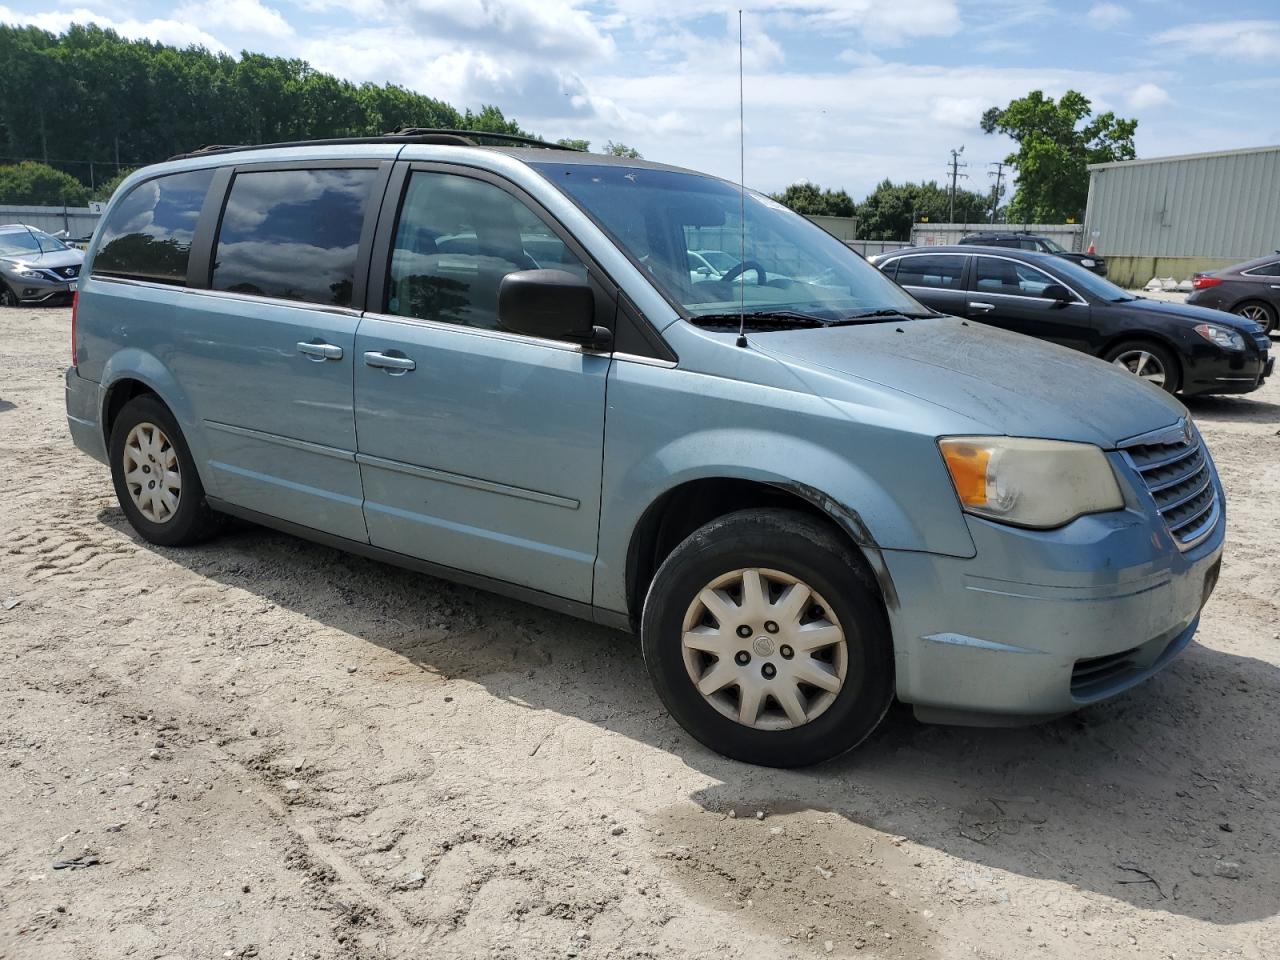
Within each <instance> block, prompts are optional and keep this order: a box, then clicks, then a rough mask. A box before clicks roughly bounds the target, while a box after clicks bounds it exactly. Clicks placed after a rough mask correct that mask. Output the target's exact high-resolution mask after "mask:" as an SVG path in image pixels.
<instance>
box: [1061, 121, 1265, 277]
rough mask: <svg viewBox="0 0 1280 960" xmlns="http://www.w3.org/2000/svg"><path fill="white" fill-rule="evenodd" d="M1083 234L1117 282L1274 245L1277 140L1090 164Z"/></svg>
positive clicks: (1245, 255) (1173, 273)
mask: <svg viewBox="0 0 1280 960" xmlns="http://www.w3.org/2000/svg"><path fill="white" fill-rule="evenodd" d="M1085 237H1086V238H1087V239H1092V240H1093V241H1094V242H1095V243H1096V244H1097V246H1098V252H1099V253H1101V254H1102V255H1103V256H1105V257H1106V258H1107V272H1108V279H1110V280H1113V281H1114V282H1116V283H1119V284H1120V285H1122V286H1142V285H1143V284H1145V283H1146V282H1147V281H1148V280H1150V279H1151V278H1152V277H1173V278H1175V279H1177V280H1184V279H1186V278H1188V277H1190V276H1191V274H1192V273H1194V272H1195V271H1197V270H1217V269H1219V268H1221V267H1225V266H1228V265H1230V264H1233V263H1238V262H1239V261H1241V260H1249V259H1252V258H1253V257H1260V256H1262V255H1263V254H1267V253H1270V252H1271V251H1273V250H1276V249H1280V146H1275V147H1251V148H1248V149H1245V150H1224V151H1222V152H1219V153H1193V154H1186V155H1185V156H1178V157H1153V158H1152V159H1149V160H1121V161H1118V162H1115V163H1097V164H1093V165H1091V166H1090V167H1089V200H1088V207H1087V208H1086V211H1085Z"/></svg>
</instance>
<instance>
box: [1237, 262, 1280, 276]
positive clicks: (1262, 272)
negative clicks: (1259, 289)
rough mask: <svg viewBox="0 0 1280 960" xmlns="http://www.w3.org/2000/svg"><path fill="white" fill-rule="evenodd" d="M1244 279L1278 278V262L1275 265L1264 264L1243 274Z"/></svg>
mask: <svg viewBox="0 0 1280 960" xmlns="http://www.w3.org/2000/svg"><path fill="white" fill-rule="evenodd" d="M1244 275H1245V276H1246V277H1280V260H1277V261H1276V262H1275V263H1264V264H1263V265H1262V266H1260V267H1254V268H1253V269H1252V270H1246V271H1245V272H1244Z"/></svg>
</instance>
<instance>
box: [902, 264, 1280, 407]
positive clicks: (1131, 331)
mask: <svg viewBox="0 0 1280 960" xmlns="http://www.w3.org/2000/svg"><path fill="white" fill-rule="evenodd" d="M877 266H878V267H879V268H880V269H881V270H883V271H884V272H885V273H887V274H888V275H889V276H891V277H893V278H894V279H895V280H897V281H898V283H900V284H901V285H902V286H903V287H905V288H906V289H907V291H908V292H910V293H911V295H912V296H914V297H916V298H917V299H918V300H920V302H921V303H925V304H928V305H929V306H930V307H933V308H934V309H935V310H938V311H941V312H942V313H948V314H952V315H953V316H958V317H967V318H969V319H972V320H980V321H981V322H983V323H985V324H990V325H991V326H995V327H1001V328H1003V329H1005V330H1011V331H1014V332H1015V333H1024V334H1027V335H1028V336H1032V337H1039V338H1041V339H1043V340H1049V341H1052V342H1053V343H1058V344H1061V345H1063V346H1064V347H1071V348H1072V349H1075V350H1080V351H1082V352H1084V353H1089V354H1093V355H1094V356H1096V357H1101V358H1102V359H1103V360H1106V361H1108V362H1110V363H1114V364H1115V365H1116V366H1119V367H1123V368H1124V369H1127V370H1128V371H1129V372H1130V373H1133V374H1135V375H1136V376H1138V377H1141V378H1142V379H1143V380H1145V381H1147V382H1148V383H1151V384H1153V385H1155V386H1158V387H1161V388H1162V389H1164V390H1166V391H1167V392H1169V393H1181V394H1182V395H1183V396H1192V395H1195V394H1201V393H1248V392H1249V391H1251V390H1256V389H1258V387H1260V386H1262V383H1263V381H1265V380H1266V378H1267V377H1268V376H1270V375H1271V369H1272V366H1273V363H1274V360H1273V358H1272V357H1271V356H1270V351H1269V347H1270V343H1271V341H1270V340H1269V339H1268V338H1267V336H1266V334H1264V333H1263V332H1262V328H1261V327H1259V326H1258V325H1257V324H1256V323H1254V322H1253V321H1251V320H1247V319H1244V318H1243V317H1237V316H1232V315H1231V314H1229V313H1223V312H1222V311H1220V310H1207V309H1205V308H1204V307H1197V306H1186V305H1183V304H1176V303H1168V302H1165V301H1162V300H1150V299H1147V298H1146V297H1137V296H1134V295H1133V294H1131V293H1129V292H1128V291H1126V290H1123V289H1121V288H1120V287H1117V286H1116V285H1115V284H1114V283H1112V282H1111V281H1109V280H1104V279H1102V278H1101V277H1099V276H1097V275H1095V274H1093V273H1091V272H1090V271H1089V270H1086V269H1085V268H1083V267H1078V266H1076V265H1075V264H1074V263H1071V262H1069V261H1066V260H1063V259H1062V258H1061V257H1056V256H1051V255H1048V254H1044V253H1033V252H1031V251H1026V250H1009V249H1005V248H1001V247H975V246H952V247H929V248H927V252H926V250H925V249H923V248H921V249H918V250H915V251H902V252H900V253H894V254H891V255H890V256H887V257H885V258H884V260H882V261H881V262H880V263H879V264H877Z"/></svg>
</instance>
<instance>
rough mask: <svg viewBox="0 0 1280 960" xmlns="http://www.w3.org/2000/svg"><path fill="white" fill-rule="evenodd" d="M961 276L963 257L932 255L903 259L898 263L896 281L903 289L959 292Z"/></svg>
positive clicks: (962, 273) (962, 274) (962, 272)
mask: <svg viewBox="0 0 1280 960" xmlns="http://www.w3.org/2000/svg"><path fill="white" fill-rule="evenodd" d="M963 276H964V257H958V256H943V255H934V256H921V257H903V258H902V259H901V260H899V261H898V275H897V281H898V282H899V283H900V284H902V285H903V286H904V287H933V288H935V289H939V290H959V289H960V278H961V277H963Z"/></svg>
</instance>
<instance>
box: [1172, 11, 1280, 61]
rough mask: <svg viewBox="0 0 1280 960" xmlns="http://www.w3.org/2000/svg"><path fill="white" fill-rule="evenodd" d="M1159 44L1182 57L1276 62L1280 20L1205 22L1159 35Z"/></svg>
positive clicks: (1278, 50) (1279, 43)
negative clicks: (1192, 56)
mask: <svg viewBox="0 0 1280 960" xmlns="http://www.w3.org/2000/svg"><path fill="white" fill-rule="evenodd" d="M1155 42H1156V43H1157V44H1160V45H1162V46H1165V47H1168V48H1169V49H1171V50H1173V51H1175V52H1178V53H1182V54H1193V55H1196V56H1206V57H1219V58H1222V59H1244V60H1274V59H1275V58H1277V57H1280V20H1223V21H1218V22H1214V21H1212V20H1202V21H1198V22H1196V23H1192V24H1188V25H1187V26H1184V27H1178V28H1176V29H1173V30H1165V31H1163V32H1162V33H1158V34H1156V36H1155Z"/></svg>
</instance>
